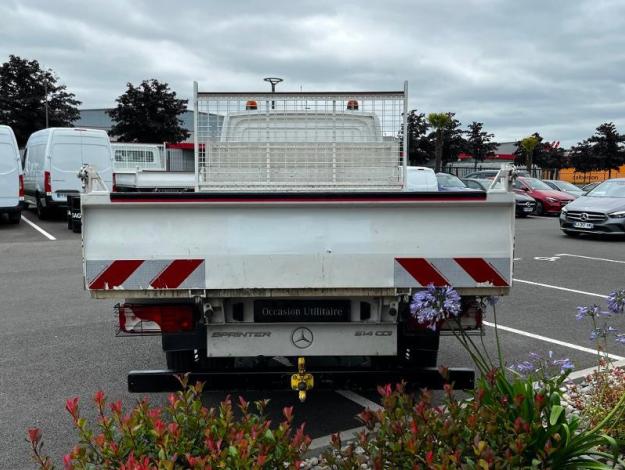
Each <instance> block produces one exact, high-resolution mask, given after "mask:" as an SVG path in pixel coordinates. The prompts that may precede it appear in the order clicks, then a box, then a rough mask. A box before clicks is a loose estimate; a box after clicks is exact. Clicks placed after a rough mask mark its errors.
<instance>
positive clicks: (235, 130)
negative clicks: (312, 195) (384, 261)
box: [194, 85, 407, 191]
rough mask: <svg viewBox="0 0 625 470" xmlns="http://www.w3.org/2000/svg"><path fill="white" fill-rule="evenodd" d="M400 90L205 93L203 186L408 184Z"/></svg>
mask: <svg viewBox="0 0 625 470" xmlns="http://www.w3.org/2000/svg"><path fill="white" fill-rule="evenodd" d="M406 99H407V90H406V89H404V91H398V92H369V93H363V92H328V93H325V92H323V93H321V92H304V93H301V92H300V93H199V92H197V85H196V88H195V104H196V106H195V109H196V119H195V129H194V130H195V132H194V136H195V137H194V138H195V151H196V161H197V169H196V180H197V181H196V183H197V186H198V189H201V190H234V189H236V190H264V191H266V190H269V191H271V190H282V191H284V190H287V191H288V190H309V191H313V190H316V191H318V190H328V189H333V190H354V189H360V190H362V189H365V190H389V189H401V188H402V183H403V181H402V176H401V175H402V172H401V166H402V165H403V161H402V157H401V154H400V139H401V138H400V133H401V129H402V124H403V123H404V119H405V113H404V111H405V109H406V108H405V107H406Z"/></svg>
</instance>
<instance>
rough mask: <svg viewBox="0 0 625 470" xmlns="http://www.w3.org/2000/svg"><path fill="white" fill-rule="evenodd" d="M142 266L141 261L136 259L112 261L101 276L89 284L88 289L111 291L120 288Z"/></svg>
mask: <svg viewBox="0 0 625 470" xmlns="http://www.w3.org/2000/svg"><path fill="white" fill-rule="evenodd" d="M142 264H143V260H138V259H122V260H117V261H113V262H112V263H111V265H110V266H109V267H108V268H106V269H105V270H104V271H102V274H100V275H99V276H98V277H97V278H95V280H94V281H93V282H91V284H89V289H113V288H114V287H117V286H121V285H122V284H123V283H124V281H125V280H126V279H128V278H129V277H130V275H131V274H132V273H134V272H135V271H136V270H137V268H138V267H139V266H141V265H142Z"/></svg>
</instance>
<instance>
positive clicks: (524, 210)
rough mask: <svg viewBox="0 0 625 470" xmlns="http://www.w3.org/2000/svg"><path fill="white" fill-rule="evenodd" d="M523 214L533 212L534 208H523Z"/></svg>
mask: <svg viewBox="0 0 625 470" xmlns="http://www.w3.org/2000/svg"><path fill="white" fill-rule="evenodd" d="M523 212H534V208H533V207H524V208H523Z"/></svg>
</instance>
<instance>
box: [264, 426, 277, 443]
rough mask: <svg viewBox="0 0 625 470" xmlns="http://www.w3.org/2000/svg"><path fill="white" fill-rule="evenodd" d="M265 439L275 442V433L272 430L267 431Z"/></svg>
mask: <svg viewBox="0 0 625 470" xmlns="http://www.w3.org/2000/svg"><path fill="white" fill-rule="evenodd" d="M265 439H269V440H270V441H271V442H275V441H276V438H275V437H274V435H273V432H272V431H271V429H267V430H266V431H265Z"/></svg>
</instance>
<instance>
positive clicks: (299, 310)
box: [254, 300, 351, 323]
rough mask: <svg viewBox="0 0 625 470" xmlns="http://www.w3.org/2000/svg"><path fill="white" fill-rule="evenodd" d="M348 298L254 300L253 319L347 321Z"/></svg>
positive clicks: (348, 318)
mask: <svg viewBox="0 0 625 470" xmlns="http://www.w3.org/2000/svg"><path fill="white" fill-rule="evenodd" d="M350 310H351V302H350V301H349V300H328V301H325V300H256V301H255V302H254V321H255V322H260V323H265V322H348V321H349V320H350Z"/></svg>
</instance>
